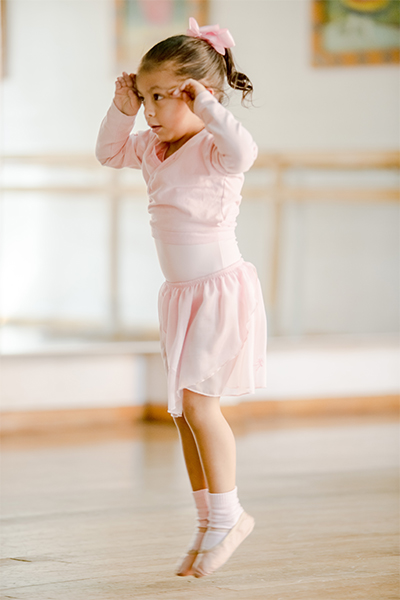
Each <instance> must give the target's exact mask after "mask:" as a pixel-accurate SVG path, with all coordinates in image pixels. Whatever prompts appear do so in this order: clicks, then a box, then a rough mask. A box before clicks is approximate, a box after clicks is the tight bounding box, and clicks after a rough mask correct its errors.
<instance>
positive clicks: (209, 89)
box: [206, 88, 215, 96]
mask: <svg viewBox="0 0 400 600" xmlns="http://www.w3.org/2000/svg"><path fill="white" fill-rule="evenodd" d="M206 90H207V92H210V94H212V95H213V96H215V92H214V90H213V89H212V88H206Z"/></svg>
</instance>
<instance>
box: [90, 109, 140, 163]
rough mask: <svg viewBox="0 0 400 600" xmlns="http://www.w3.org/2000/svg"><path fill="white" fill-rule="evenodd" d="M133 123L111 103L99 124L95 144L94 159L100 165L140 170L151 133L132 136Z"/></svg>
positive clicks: (132, 119) (133, 121)
mask: <svg viewBox="0 0 400 600" xmlns="http://www.w3.org/2000/svg"><path fill="white" fill-rule="evenodd" d="M134 123H135V117H129V116H127V115H124V114H123V113H122V112H121V111H119V110H118V108H117V107H116V106H115V104H114V102H113V103H112V105H111V106H110V108H109V110H108V112H107V114H106V116H105V118H104V119H103V122H102V123H101V126H100V131H99V135H98V138H97V143H96V158H97V160H98V161H99V162H100V163H101V164H102V165H106V166H108V167H114V168H115V169H121V168H122V167H131V168H136V169H140V168H141V166H142V158H143V153H144V151H145V149H146V147H147V144H148V141H149V134H150V133H151V131H150V130H146V131H141V132H139V133H136V134H132V133H131V132H132V128H133V125H134Z"/></svg>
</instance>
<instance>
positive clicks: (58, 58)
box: [2, 0, 399, 154]
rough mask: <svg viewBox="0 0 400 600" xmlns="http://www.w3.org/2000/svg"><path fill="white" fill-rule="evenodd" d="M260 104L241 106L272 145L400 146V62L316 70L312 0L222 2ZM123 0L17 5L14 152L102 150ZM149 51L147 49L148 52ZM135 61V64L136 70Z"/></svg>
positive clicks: (214, 17) (10, 135)
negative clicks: (119, 0)
mask: <svg viewBox="0 0 400 600" xmlns="http://www.w3.org/2000/svg"><path fill="white" fill-rule="evenodd" d="M210 5H211V17H210V20H211V22H218V23H219V24H220V25H221V27H228V28H229V29H230V30H231V32H232V34H233V36H234V38H235V40H236V49H235V50H236V52H235V54H236V57H237V60H238V63H239V65H240V66H241V68H242V69H243V70H244V71H245V72H247V74H248V75H249V76H250V77H251V79H252V80H253V82H254V86H255V90H256V93H255V96H254V100H255V104H256V105H257V107H258V108H256V109H252V110H247V111H246V110H244V109H242V108H241V107H239V106H237V105H238V104H239V101H238V100H237V99H236V100H235V101H233V102H232V109H233V110H234V112H236V113H237V114H239V115H240V117H241V118H242V120H243V121H244V122H245V123H246V125H247V127H248V128H249V129H250V130H251V131H252V133H253V135H254V136H255V138H256V140H257V142H258V143H259V145H260V147H261V148H263V149H266V150H280V149H285V150H286V149H306V148H321V149H333V148H334V149H337V148H339V149H341V148H352V149H362V148H368V149H373V148H383V149H390V148H395V147H397V145H398V140H399V125H398V108H397V107H398V99H399V72H398V69H397V68H396V66H395V65H387V66H381V65H379V66H362V67H351V68H349V67H343V68H342V67H334V68H332V67H331V68H319V69H315V68H313V67H312V66H311V54H310V53H311V22H310V12H311V9H310V0H210ZM113 7H114V2H113V0H11V1H9V2H8V23H7V27H8V49H7V55H8V76H7V77H6V79H5V80H4V82H3V91H2V97H3V110H2V120H3V128H4V145H3V152H5V153H17V154H18V153H42V152H60V153H63V152H92V150H93V146H94V142H95V138H96V134H97V130H98V125H99V122H100V120H101V119H102V117H103V114H104V112H105V110H106V109H107V107H108V105H109V103H110V102H111V98H112V94H113V82H114V79H115V76H116V75H117V73H118V71H117V66H116V63H115V51H114V8H113ZM138 59H139V57H138ZM135 66H136V65H135V61H133V64H132V69H134V68H135Z"/></svg>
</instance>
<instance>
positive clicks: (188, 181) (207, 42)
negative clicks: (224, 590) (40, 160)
mask: <svg viewBox="0 0 400 600" xmlns="http://www.w3.org/2000/svg"><path fill="white" fill-rule="evenodd" d="M189 26H190V28H189V29H188V31H187V35H177V36H173V37H170V38H168V39H166V40H164V41H162V42H160V43H158V44H157V45H156V46H154V47H153V48H152V49H151V50H149V51H148V52H147V53H146V54H145V56H144V57H143V58H142V61H141V63H140V66H139V69H138V72H137V74H130V75H128V74H127V73H123V75H122V77H118V79H117V81H116V89H115V96H114V101H113V103H112V105H111V108H110V109H109V111H108V113H107V116H106V117H105V119H104V120H103V122H102V124H101V128H100V133H99V137H98V141H97V147H96V156H97V158H98V160H99V161H100V162H101V163H102V164H103V165H107V166H110V167H114V168H117V169H119V168H121V167H131V168H137V169H142V172H143V176H144V178H145V180H146V183H147V187H148V195H149V206H148V210H149V213H150V224H151V229H152V235H153V237H154V238H155V243H156V248H157V253H158V256H159V260H160V265H161V269H162V271H163V273H164V276H165V279H166V281H165V283H164V284H163V285H162V287H161V290H160V293H159V319H160V338H161V349H162V356H163V360H164V364H165V368H166V372H167V379H168V411H169V412H170V413H171V415H172V417H173V419H174V421H175V424H176V426H177V428H178V431H179V435H180V439H181V443H182V448H183V454H184V458H185V463H186V467H187V471H188V474H189V479H190V483H191V486H192V490H193V498H194V502H195V504H196V507H197V514H198V521H197V529H196V531H195V535H194V538H193V541H192V543H191V545H190V547H189V549H188V552H187V554H186V555H185V556H184V558H183V559H182V560H181V562H180V564H179V566H178V568H177V571H176V573H177V575H181V576H184V575H194V576H196V577H202V576H204V575H209V574H210V573H212V572H214V571H215V570H216V569H218V568H219V567H220V566H221V565H223V564H224V563H225V562H226V561H227V560H228V558H229V557H230V556H231V554H232V553H233V552H234V550H235V549H236V548H237V547H238V546H239V544H240V543H241V542H242V541H243V540H244V539H245V538H246V537H247V536H248V535H249V533H251V531H252V529H253V527H254V520H253V518H252V517H250V516H249V515H248V514H246V513H245V512H244V510H243V508H242V507H241V505H240V502H239V499H238V495H237V488H236V481H235V469H236V455H235V440H234V437H233V433H232V431H231V429H230V427H229V425H228V423H227V422H226V420H225V418H224V417H223V415H222V413H221V410H220V405H219V399H220V396H222V395H230V396H239V395H241V394H246V393H249V392H253V391H254V389H255V388H259V387H265V355H266V319H265V310H264V304H263V298H262V294H261V287H260V283H259V280H258V277H257V273H256V269H255V267H254V266H253V265H252V264H250V263H248V262H244V261H243V259H242V257H241V254H240V251H239V248H238V245H237V242H236V238H235V226H236V217H237V215H238V212H239V204H240V201H241V196H240V191H241V188H242V185H243V180H244V176H243V172H244V171H247V170H248V169H250V167H251V166H252V164H253V162H254V160H255V158H256V155H257V147H256V145H255V143H254V142H253V140H252V138H251V136H250V134H249V132H248V131H246V130H245V129H244V128H243V127H242V125H241V124H240V123H239V122H238V121H237V120H236V119H235V118H234V117H233V115H232V114H231V113H230V112H229V111H228V110H226V109H225V108H224V107H223V106H222V104H221V103H220V102H221V100H222V99H223V97H224V86H225V83H226V82H227V83H228V84H229V86H230V87H232V88H234V89H239V90H241V91H242V98H243V99H244V98H245V97H246V96H247V95H248V94H249V93H251V92H252V89H253V87H252V84H251V82H250V80H249V79H248V77H247V76H246V75H244V74H243V73H239V72H237V70H236V68H235V65H234V61H233V58H232V53H231V50H230V48H231V47H232V46H234V41H233V39H232V36H231V35H230V33H229V32H228V30H226V29H219V26H218V25H216V26H212V27H201V28H199V26H198V25H197V23H196V21H195V20H194V19H190V21H189ZM142 105H143V107H144V114H145V117H146V121H147V123H148V125H149V129H147V130H146V131H142V132H139V133H137V134H132V133H131V131H132V127H133V124H134V120H135V116H136V114H137V112H138V111H139V109H140V107H141V106H142Z"/></svg>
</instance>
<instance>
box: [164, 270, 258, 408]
mask: <svg viewBox="0 0 400 600" xmlns="http://www.w3.org/2000/svg"><path fill="white" fill-rule="evenodd" d="M158 310H159V319H160V340H161V352H162V357H163V361H164V365H165V369H166V372H167V380H168V412H169V413H171V415H172V416H174V417H180V416H182V397H183V390H184V389H189V390H192V391H194V392H197V393H198V394H202V395H206V396H241V395H243V394H247V393H251V392H254V390H255V389H256V388H262V387H265V385H266V336H267V325H266V316H265V309H264V302H263V297H262V292H261V286H260V282H259V280H258V276H257V271H256V268H255V267H254V266H253V265H252V264H251V263H249V262H245V261H244V260H243V259H242V258H241V259H240V260H238V261H236V262H235V263H233V264H231V265H229V266H228V267H226V268H223V269H221V270H218V271H215V272H213V273H211V274H208V275H205V276H203V277H199V278H197V279H192V280H189V281H182V282H171V281H165V283H164V284H163V285H162V286H161V289H160V293H159V303H158Z"/></svg>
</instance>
